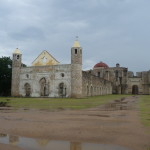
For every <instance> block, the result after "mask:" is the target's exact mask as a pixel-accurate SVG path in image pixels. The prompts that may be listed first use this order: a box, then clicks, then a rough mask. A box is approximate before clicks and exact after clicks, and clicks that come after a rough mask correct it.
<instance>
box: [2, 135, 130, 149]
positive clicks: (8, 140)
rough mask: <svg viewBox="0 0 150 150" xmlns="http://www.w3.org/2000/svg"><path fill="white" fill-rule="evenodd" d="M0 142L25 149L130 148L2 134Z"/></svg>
mask: <svg viewBox="0 0 150 150" xmlns="http://www.w3.org/2000/svg"><path fill="white" fill-rule="evenodd" d="M0 143H2V144H9V145H15V146H18V147H20V148H23V149H24V150H130V149H128V148H125V147H121V146H117V145H106V144H93V143H80V142H69V141H54V140H48V139H33V138H26V137H20V136H13V135H7V134H0Z"/></svg>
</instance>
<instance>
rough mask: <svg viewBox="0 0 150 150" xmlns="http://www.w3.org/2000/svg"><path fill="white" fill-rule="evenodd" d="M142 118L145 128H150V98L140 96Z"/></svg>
mask: <svg viewBox="0 0 150 150" xmlns="http://www.w3.org/2000/svg"><path fill="white" fill-rule="evenodd" d="M139 105H140V117H141V121H142V123H143V124H144V125H145V126H149V127H150V96H149V95H142V96H140V102H139Z"/></svg>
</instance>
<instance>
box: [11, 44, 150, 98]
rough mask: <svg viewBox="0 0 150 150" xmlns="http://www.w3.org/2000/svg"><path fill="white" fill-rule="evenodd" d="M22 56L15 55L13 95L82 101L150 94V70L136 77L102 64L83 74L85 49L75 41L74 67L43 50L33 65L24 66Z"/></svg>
mask: <svg viewBox="0 0 150 150" xmlns="http://www.w3.org/2000/svg"><path fill="white" fill-rule="evenodd" d="M21 64H22V54H21V52H20V51H19V50H18V49H16V50H15V51H14V53H13V65H12V89H11V95H12V96H22V97H74V98H81V97H87V96H96V95H108V94H150V71H147V72H139V73H137V76H134V75H133V73H132V72H129V71H128V69H127V68H125V67H120V65H119V64H116V66H115V67H109V66H108V65H107V64H105V63H103V62H100V63H98V64H96V65H95V66H94V67H93V68H92V69H91V70H87V71H82V48H81V47H80V44H79V42H78V41H75V42H74V44H73V46H72V48H71V64H60V63H59V62H58V61H57V60H56V59H55V58H54V57H53V56H52V55H51V54H49V53H48V52H47V51H43V52H42V53H41V54H40V55H39V56H38V57H37V58H36V59H35V60H34V61H33V63H32V66H29V67H23V66H22V65H21Z"/></svg>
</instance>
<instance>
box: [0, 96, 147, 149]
mask: <svg viewBox="0 0 150 150" xmlns="http://www.w3.org/2000/svg"><path fill="white" fill-rule="evenodd" d="M137 102H138V97H135V96H131V97H128V98H125V99H122V100H115V101H113V102H111V103H108V104H106V105H103V106H99V107H96V108H91V109H86V110H56V111H51V112H50V111H46V110H23V109H20V110H13V109H12V108H0V133H6V134H12V135H19V136H25V137H32V138H48V139H52V140H67V141H74V142H93V143H101V144H114V145H120V146H123V147H126V148H129V149H131V150H150V128H146V127H144V126H143V125H142V124H141V123H140V120H139V110H138V106H137ZM10 149H11V150H19V149H18V148H17V147H14V146H10V145H4V144H0V150H10ZM20 150H21V149H20Z"/></svg>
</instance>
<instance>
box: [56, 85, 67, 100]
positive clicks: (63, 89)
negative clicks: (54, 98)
mask: <svg viewBox="0 0 150 150" xmlns="http://www.w3.org/2000/svg"><path fill="white" fill-rule="evenodd" d="M66 89H67V88H66V87H65V85H64V83H60V84H59V93H58V94H59V96H61V97H66V94H67V91H66Z"/></svg>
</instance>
